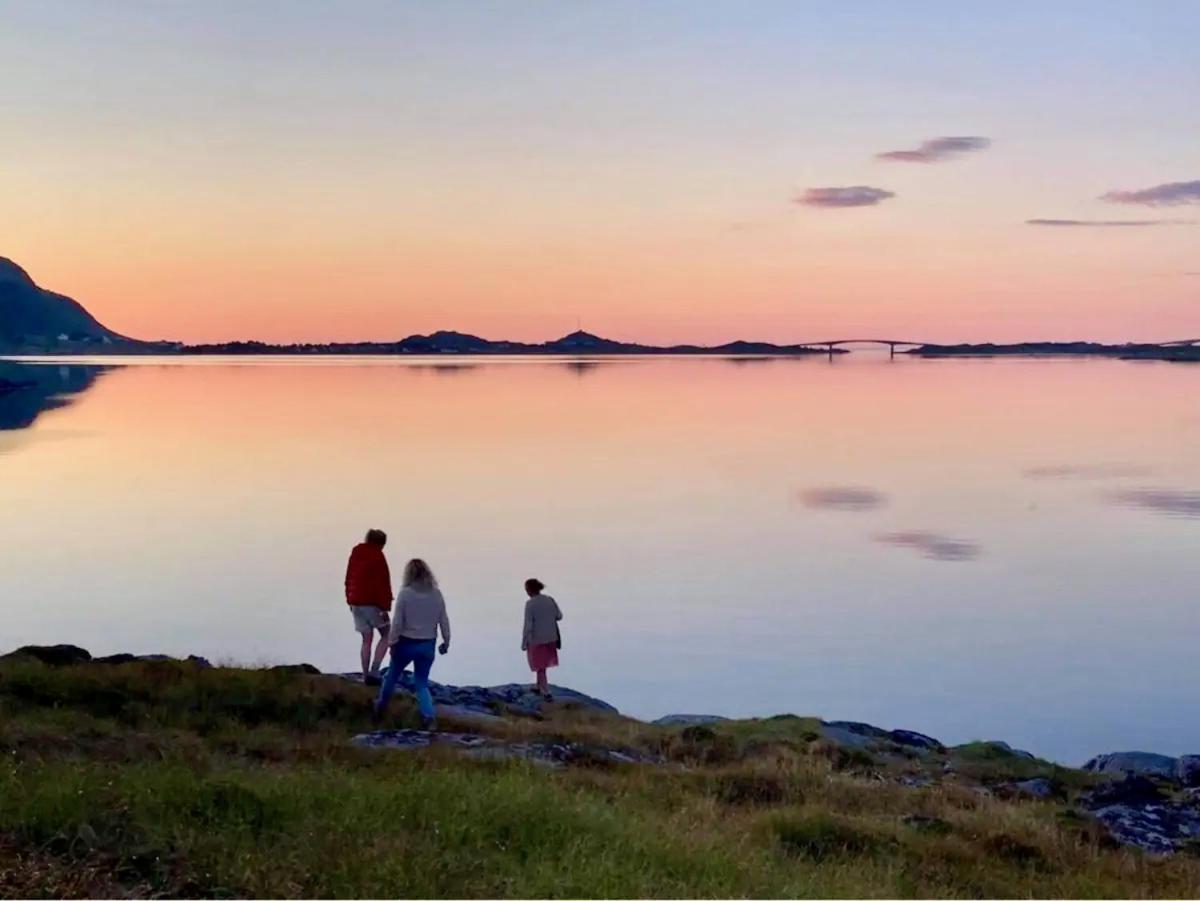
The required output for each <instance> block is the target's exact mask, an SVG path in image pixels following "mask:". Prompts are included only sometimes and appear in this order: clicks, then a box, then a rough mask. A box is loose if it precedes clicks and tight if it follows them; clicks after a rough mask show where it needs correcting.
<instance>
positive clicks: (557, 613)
mask: <svg viewBox="0 0 1200 901" xmlns="http://www.w3.org/2000/svg"><path fill="white" fill-rule="evenodd" d="M554 619H555V620H560V619H562V608H560V607H559V606H558V601H555V602H554Z"/></svg>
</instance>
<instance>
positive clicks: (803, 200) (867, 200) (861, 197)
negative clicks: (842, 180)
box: [794, 185, 896, 207]
mask: <svg viewBox="0 0 1200 901" xmlns="http://www.w3.org/2000/svg"><path fill="white" fill-rule="evenodd" d="M895 196H896V195H895V194H893V193H892V192H891V191H885V190H884V189H883V188H872V187H870V186H868V185H850V186H848V187H845V188H809V189H808V190H807V191H805V192H804V193H803V194H799V195H797V196H796V197H795V198H794V199H795V202H796V203H799V204H803V205H804V206H819V207H852V206H875V204H877V203H881V202H882V201H884V200H887V199H888V198H890V197H895Z"/></svg>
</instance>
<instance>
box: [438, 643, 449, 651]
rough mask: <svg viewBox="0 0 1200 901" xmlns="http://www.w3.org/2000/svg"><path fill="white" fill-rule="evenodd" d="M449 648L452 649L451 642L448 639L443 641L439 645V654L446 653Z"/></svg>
mask: <svg viewBox="0 0 1200 901" xmlns="http://www.w3.org/2000/svg"><path fill="white" fill-rule="evenodd" d="M449 650H450V642H448V641H443V642H442V643H441V646H439V647H438V653H439V654H445V653H446V652H447V651H449Z"/></svg>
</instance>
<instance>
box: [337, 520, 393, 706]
mask: <svg viewBox="0 0 1200 901" xmlns="http://www.w3.org/2000/svg"><path fill="white" fill-rule="evenodd" d="M385 544H387V535H386V534H385V533H384V532H383V531H381V530H380V529H371V530H370V531H368V532H367V537H366V540H364V541H363V542H362V543H361V544H357V545H355V546H354V550H352V551H351V552H350V562H349V563H347V564H346V603H347V604H349V605H350V613H351V614H352V615H353V616H354V631H356V632H357V633H358V634H359V635H361V636H362V651H361V653H360V658H361V660H362V674H363V682H365V683H366V684H367V685H378V684H379V668H380V667H381V666H382V665H383V655H384V654H386V653H387V646H388V644H387V637H388V630H389V629H390V628H391V623H390V622H389V621H388V610H390V609H391V606H392V574H391V572H390V571H389V570H388V563H387V557H385V556H383V546H384V545H385ZM374 632H378V633H379V644H378V645H376V647H375V654H374V656H373V657H372V655H371V641H372V638H373V637H374V636H373V635H372V633H374Z"/></svg>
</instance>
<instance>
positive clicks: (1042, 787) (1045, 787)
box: [996, 777, 1058, 800]
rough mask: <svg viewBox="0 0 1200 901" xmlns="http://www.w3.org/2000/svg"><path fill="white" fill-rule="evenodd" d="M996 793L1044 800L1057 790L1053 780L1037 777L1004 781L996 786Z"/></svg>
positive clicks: (1052, 795) (1053, 794)
mask: <svg viewBox="0 0 1200 901" xmlns="http://www.w3.org/2000/svg"><path fill="white" fill-rule="evenodd" d="M996 793H997V794H999V795H1002V796H1007V797H1026V798H1039V799H1041V800H1045V799H1047V798H1053V797H1054V796H1055V795H1056V794H1057V793H1058V792H1057V791H1056V790H1055V787H1054V783H1053V782H1051V781H1050V780H1049V779H1044V778H1041V777H1038V778H1037V779H1022V780H1021V781H1020V782H1005V783H1004V784H1003V785H998V786H996Z"/></svg>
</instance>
